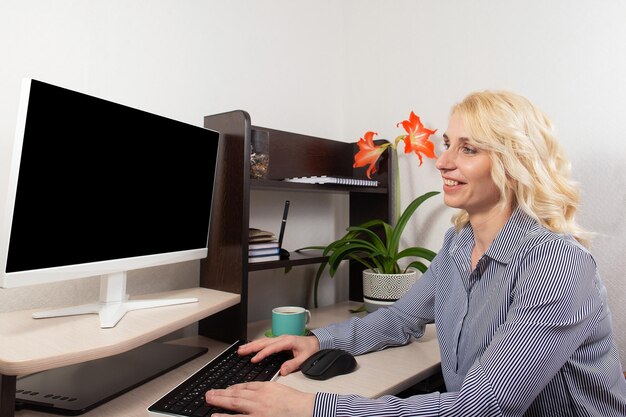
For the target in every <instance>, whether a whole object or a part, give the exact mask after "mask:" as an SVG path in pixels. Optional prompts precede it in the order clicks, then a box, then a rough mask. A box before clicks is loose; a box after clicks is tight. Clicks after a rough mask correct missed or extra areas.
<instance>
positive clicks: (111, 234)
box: [6, 80, 219, 272]
mask: <svg viewBox="0 0 626 417" xmlns="http://www.w3.org/2000/svg"><path fill="white" fill-rule="evenodd" d="M218 137H219V135H218V133H217V132H214V131H211V130H207V129H204V128H201V127H198V126H193V125H190V124H186V123H182V122H178V121H174V120H171V119H168V118H165V117H162V116H158V115H155V114H151V113H148V112H145V111H141V110H137V109H133V108H130V107H127V106H123V105H120V104H115V103H112V102H110V101H106V100H103V99H99V98H96V97H92V96H89V95H85V94H82V93H78V92H75V91H71V90H68V89H64V88H60V87H57V86H53V85H50V84H46V83H43V82H40V81H35V80H32V81H31V85H30V94H29V98H28V108H27V115H26V121H25V125H24V135H23V145H22V153H21V162H20V167H19V177H18V181H17V191H16V194H15V206H14V212H13V219H12V225H11V236H10V241H9V251H8V259H7V265H6V272H15V271H25V270H33V269H41V268H52V267H59V266H67V265H74V264H84V263H91V262H100V261H107V260H112V259H123V258H133V257H138V256H149V255H154V254H163V253H171V252H179V251H186V250H190V249H197V248H206V245H207V239H208V231H209V218H210V212H211V199H212V191H213V183H214V175H215V164H216V158H217V147H218V142H219V141H218Z"/></svg>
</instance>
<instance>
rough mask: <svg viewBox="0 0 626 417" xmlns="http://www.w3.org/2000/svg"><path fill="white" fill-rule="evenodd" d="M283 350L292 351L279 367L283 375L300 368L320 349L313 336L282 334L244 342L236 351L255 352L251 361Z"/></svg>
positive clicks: (257, 360) (240, 352)
mask: <svg viewBox="0 0 626 417" xmlns="http://www.w3.org/2000/svg"><path fill="white" fill-rule="evenodd" d="M285 350H290V351H291V352H292V353H293V359H290V360H288V361H286V362H285V363H283V365H282V366H281V367H280V374H281V375H283V376H284V375H287V374H289V373H291V372H295V371H297V370H298V369H300V365H302V362H304V361H305V360H306V359H307V358H308V357H309V356H311V355H312V354H314V353H315V352H317V351H318V350H320V342H319V341H318V340H317V338H316V337H315V336H289V335H283V336H278V337H272V338H265V339H258V340H255V341H253V342H250V343H246V344H245V345H242V346H240V347H239V350H238V352H239V354H240V355H250V354H253V353H256V355H255V356H254V357H253V358H252V359H251V360H252V362H260V361H261V360H263V359H264V358H266V357H268V356H269V355H271V354H272V353H277V352H282V351H285Z"/></svg>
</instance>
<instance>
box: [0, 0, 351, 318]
mask: <svg viewBox="0 0 626 417" xmlns="http://www.w3.org/2000/svg"><path fill="white" fill-rule="evenodd" d="M337 9H338V8H337V6H336V5H335V4H334V2H333V1H332V0H321V1H316V2H315V3H314V4H313V3H311V4H305V3H301V2H297V3H296V2H292V1H289V0H277V1H275V0H272V1H264V0H260V1H254V2H250V1H233V0H228V1H222V0H219V1H212V0H211V1H199V0H186V1H182V2H181V1H177V0H149V1H148V0H140V1H137V0H131V1H128V0H112V1H106V2H102V1H93V0H86V1H82V0H81V1H73V0H59V1H55V2H48V1H45V0H28V1H13V0H3V1H2V2H0V54H1V55H0V62H2V64H1V65H0V91H2V94H1V95H0V184H1V185H0V195H1V196H2V197H1V199H0V204H4V199H5V194H6V180H7V178H6V177H7V173H8V161H9V156H10V155H9V154H10V149H11V143H12V140H13V135H14V130H15V120H16V114H17V106H18V98H19V88H20V82H21V79H22V77H32V78H36V79H40V80H42V81H47V82H50V83H54V84H58V85H61V86H64V87H68V88H71V89H75V90H78V91H82V92H85V93H88V94H93V95H96V96H99V97H103V98H106V99H109V100H113V101H117V102H120V103H123V104H127V105H130V106H133V107H137V108H140V109H143V110H147V111H151V112H155V113H158V114H162V115H165V116H168V117H171V118H175V119H179V120H183V121H186V122H188V123H192V124H197V125H202V120H203V119H202V118H203V116H204V115H208V114H213V113H219V112H224V111H229V110H234V109H245V110H247V111H248V112H249V113H250V114H251V117H252V122H253V123H254V124H256V125H260V126H270V127H276V128H279V129H283V130H290V131H297V132H301V133H305V134H311V135H318V136H323V137H336V136H337V135H339V134H340V133H341V128H342V108H343V106H342V100H341V96H342V84H341V71H342V66H341V55H342V49H341V48H342V47H341V43H339V42H337V39H340V38H341V36H342V27H341V25H342V21H341V14H339V13H337ZM108 122H109V121H107V120H106V119H103V120H102V123H108ZM55 139H58V140H61V139H62V138H51V140H55ZM335 200H336V198H333V197H332V196H324V197H323V198H322V199H321V200H316V201H314V202H313V203H314V204H313V205H312V204H311V203H309V202H307V200H306V199H304V200H302V198H301V199H300V200H297V199H295V200H294V202H293V203H292V210H291V219H290V223H289V229H288V231H287V235H286V238H285V243H286V245H289V246H287V247H289V248H296V247H300V246H304V245H307V244H308V245H311V244H316V243H317V244H319V243H322V242H325V241H328V240H329V239H330V238H331V237H333V236H335V235H336V233H337V231H336V228H337V226H336V225H335V224H330V223H328V222H323V219H325V218H334V217H335V216H334V215H335V211H336V206H337V204H335V202H334V201H335ZM300 201H302V202H300ZM278 204H279V207H278V208H276V210H275V208H274V207H273V206H272V204H271V202H268V204H264V205H262V206H261V207H259V208H258V209H257V210H255V211H254V212H253V218H259V217H260V218H261V222H256V221H253V222H252V223H253V224H257V223H265V224H267V227H270V226H271V227H272V228H274V229H277V228H278V225H279V223H280V215H281V214H282V201H278ZM314 205H317V210H316V212H311V210H309V208H310V207H312V206H314ZM340 205H341V204H340ZM310 215H317V218H318V219H319V224H320V225H321V226H325V228H324V227H318V228H317V229H316V233H318V235H313V236H312V239H319V240H310V241H308V242H303V241H302V240H301V239H299V235H298V234H297V233H295V234H294V232H295V230H294V229H293V227H294V226H293V225H295V224H297V220H298V219H302V218H307V217H310ZM314 218H315V217H314ZM302 223H305V222H302ZM306 224H310V222H306ZM341 226H342V227H345V225H341ZM340 230H341V229H340ZM296 245H297V246H296ZM155 274H157V275H156V276H155ZM256 275H268V274H263V273H256ZM270 275H272V274H270ZM273 275H277V276H278V279H279V281H280V279H281V278H283V276H282V275H283V273H282V271H279V272H276V273H274V274H273ZM307 275H308V276H309V277H310V275H311V272H310V271H307V269H306V268H295V269H294V271H292V272H291V273H290V274H289V276H288V277H289V279H290V280H291V281H290V283H291V285H290V287H289V288H290V289H291V292H290V293H289V294H292V295H293V296H298V297H299V293H302V294H306V293H307V292H308V286H309V285H308V281H310V278H307ZM197 282H198V263H197V262H191V263H187V264H183V265H179V266H174V267H169V268H156V269H154V270H147V271H139V272H136V273H132V274H131V275H129V292H130V293H131V295H132V294H140V293H150V292H155V291H162V290H167V289H170V288H171V289H175V288H184V287H189V286H196V285H197ZM294 282H295V283H296V284H297V285H293V283H294ZM274 284H275V283H274V281H273V278H272V277H271V276H269V277H267V278H266V277H261V278H259V279H255V281H254V285H255V288H254V290H255V291H259V292H267V288H270V287H272V286H274ZM97 285H98V284H97V280H96V279H90V280H79V281H74V282H71V283H60V284H54V285H42V286H38V287H29V288H17V289H10V290H6V289H5V290H0V311H11V310H15V309H23V308H24V309H25V308H36V307H44V306H46V307H47V306H57V305H67V304H70V303H76V302H80V301H87V300H93V299H95V298H97V289H98V286H97ZM329 289H332V288H329ZM279 292H280V291H279ZM328 297H329V298H328V300H329V302H331V301H332V299H333V297H334V295H333V294H329V296H328ZM283 298H284V297H283ZM300 298H302V297H300ZM258 299H259V298H255V300H258ZM262 299H263V300H266V298H262ZM305 299H306V297H304V298H303V301H302V302H306V300H305ZM288 301H290V300H285V302H288ZM280 302H282V300H281V301H280ZM292 302H295V301H292ZM272 304H273V301H266V304H261V305H260V306H256V305H253V306H252V310H253V312H254V313H255V314H256V316H255V317H259V316H261V315H263V314H269V307H268V305H269V306H271V305H272Z"/></svg>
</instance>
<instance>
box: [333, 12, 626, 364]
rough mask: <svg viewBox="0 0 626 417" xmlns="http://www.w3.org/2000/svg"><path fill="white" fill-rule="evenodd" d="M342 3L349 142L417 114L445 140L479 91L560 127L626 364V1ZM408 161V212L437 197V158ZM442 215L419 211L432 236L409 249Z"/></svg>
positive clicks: (443, 220) (389, 130)
mask: <svg viewBox="0 0 626 417" xmlns="http://www.w3.org/2000/svg"><path fill="white" fill-rule="evenodd" d="M346 4H347V5H348V6H347V7H346V13H345V23H344V32H345V45H346V47H345V50H346V56H345V66H346V67H345V74H346V76H345V82H344V91H345V96H344V100H345V110H344V112H345V118H344V128H345V132H346V133H345V136H346V137H348V138H355V139H356V138H358V137H359V136H360V135H362V134H363V132H365V131H366V130H377V131H378V132H379V134H380V136H381V137H387V138H392V137H395V135H397V134H399V133H401V132H400V131H399V130H398V129H397V128H396V127H395V124H396V123H397V122H399V121H401V120H403V119H404V118H405V117H406V116H407V115H408V113H409V111H410V110H414V111H415V112H416V113H418V114H419V115H421V116H422V120H423V122H424V123H425V124H426V125H427V127H430V128H437V129H439V130H438V132H437V136H438V137H441V136H440V135H441V134H442V133H443V132H444V131H445V129H446V127H447V116H448V112H449V109H450V106H451V105H452V104H453V103H455V102H458V101H460V100H461V99H462V98H463V97H464V96H465V95H467V94H468V93H470V92H472V91H475V90H483V89H509V90H513V91H516V92H518V93H521V94H523V95H525V96H527V97H528V98H529V99H531V100H532V101H533V102H534V103H536V104H537V105H538V106H539V107H540V108H542V109H543V110H544V111H545V112H546V113H547V114H548V115H549V116H550V117H551V118H552V120H553V122H554V124H555V125H556V129H557V132H558V136H559V138H560V139H561V141H562V143H563V145H564V147H565V150H566V153H567V155H568V156H569V157H570V159H571V160H572V163H573V175H574V177H575V178H576V179H577V181H579V182H580V184H581V186H582V206H581V210H580V216H579V220H580V222H581V223H582V225H583V226H585V227H586V228H588V229H590V230H592V231H595V232H597V233H598V235H597V236H596V239H595V241H594V244H593V247H592V251H593V253H594V254H595V258H596V261H597V263H598V267H599V270H600V273H601V275H602V276H603V279H604V282H605V284H606V286H607V288H608V291H609V303H610V307H611V309H612V312H613V318H614V321H613V322H614V328H615V330H616V336H617V338H618V341H619V344H620V346H621V348H622V350H621V353H622V360H623V361H624V360H626V332H625V331H624V329H626V310H624V308H623V305H624V301H623V300H624V299H625V296H626V283H625V278H626V275H625V273H624V271H626V215H625V213H626V210H625V208H624V207H626V169H625V168H624V167H625V166H626V140H625V139H626V133H625V131H624V129H623V120H624V116H623V114H624V111H626V82H624V76H625V74H626V53H625V52H626V50H625V49H624V44H625V42H626V26H625V25H624V22H625V21H626V2H624V1H619V0H617V1H615V0H613V1H611V0H608V1H591V0H574V1H571V0H552V1H542V0H529V1H523V2H518V1H498V0H478V1H471V2H469V1H468V2H463V1H437V0H432V1H412V0H396V1H394V2H385V1H383V0H374V1H372V0H365V1H362V0H350V1H349V2H347V3H346ZM402 160H403V162H404V163H405V165H407V167H406V168H405V174H406V175H407V177H410V178H404V179H403V180H402V181H403V184H402V185H403V200H404V203H405V204H407V203H408V201H410V199H412V198H414V197H415V196H417V195H418V194H421V193H423V192H425V191H428V190H433V189H439V187H440V181H439V179H438V175H437V173H436V172H435V170H434V168H433V166H434V164H433V163H432V161H430V160H429V161H426V162H425V163H424V165H423V166H422V167H421V168H419V169H417V168H416V165H417V163H416V159H412V160H411V158H402ZM407 180H408V181H407ZM427 204H428V208H429V209H430V208H431V207H433V208H436V209H439V207H434V206H436V205H435V204H431V203H430V202H429V203H427ZM439 205H440V206H441V204H440V203H439ZM424 208H426V207H424ZM435 211H436V210H432V211H430V210H423V211H422V209H421V208H420V211H418V215H417V217H418V219H419V221H416V222H414V226H415V227H416V230H418V231H419V232H420V233H421V232H422V231H423V230H424V229H426V230H427V232H428V233H427V235H426V236H423V235H421V236H420V238H419V239H417V240H415V239H412V240H411V241H410V242H406V243H416V242H417V243H424V242H426V244H427V245H428V246H430V247H432V248H437V246H438V245H439V244H440V242H441V237H442V235H441V231H442V230H444V229H445V228H446V227H447V225H449V218H450V214H451V212H450V211H445V215H444V214H442V213H435ZM431 223H434V225H433V224H431Z"/></svg>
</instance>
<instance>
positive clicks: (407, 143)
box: [396, 112, 437, 165]
mask: <svg viewBox="0 0 626 417" xmlns="http://www.w3.org/2000/svg"><path fill="white" fill-rule="evenodd" d="M400 125H402V127H403V128H404V130H406V133H408V135H405V136H404V137H403V140H404V153H411V152H415V154H416V155H417V157H418V158H419V160H420V165H422V154H424V156H426V157H428V158H436V156H435V144H434V143H432V142H431V141H430V140H429V138H430V135H432V134H433V133H435V132H436V131H437V129H435V130H430V129H426V128H425V127H424V125H423V124H422V122H421V121H420V118H419V116H417V115H416V114H415V113H413V112H411V114H410V115H409V119H408V120H403V121H402V122H400V123H398V124H397V125H396V126H400Z"/></svg>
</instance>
